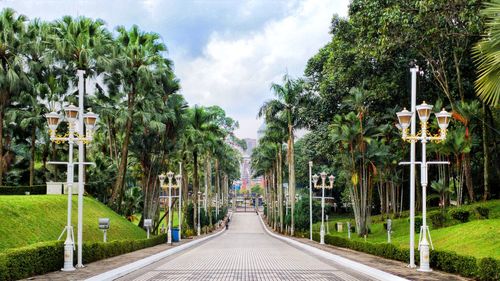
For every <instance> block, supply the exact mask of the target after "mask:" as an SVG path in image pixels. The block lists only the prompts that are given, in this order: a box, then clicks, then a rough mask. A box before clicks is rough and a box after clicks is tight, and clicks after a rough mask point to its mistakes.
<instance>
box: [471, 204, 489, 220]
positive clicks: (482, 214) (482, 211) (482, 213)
mask: <svg viewBox="0 0 500 281" xmlns="http://www.w3.org/2000/svg"><path fill="white" fill-rule="evenodd" d="M474 211H475V213H476V214H477V216H478V218H480V219H487V218H489V217H490V209H488V208H486V207H481V206H476V207H475V208H474Z"/></svg>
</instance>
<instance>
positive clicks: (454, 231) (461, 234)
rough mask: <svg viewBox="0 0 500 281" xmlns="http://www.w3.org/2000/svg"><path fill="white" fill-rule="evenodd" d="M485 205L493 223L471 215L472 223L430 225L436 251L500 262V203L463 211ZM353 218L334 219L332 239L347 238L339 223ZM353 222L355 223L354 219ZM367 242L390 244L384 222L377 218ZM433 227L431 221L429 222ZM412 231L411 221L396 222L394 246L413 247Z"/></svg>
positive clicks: (362, 239) (400, 220) (393, 236)
mask: <svg viewBox="0 0 500 281" xmlns="http://www.w3.org/2000/svg"><path fill="white" fill-rule="evenodd" d="M477 205H481V206H485V207H487V208H489V209H490V216H489V217H490V219H483V220H473V219H474V217H473V215H471V220H472V221H470V222H467V223H462V224H457V225H453V226H450V227H444V228H439V229H433V228H432V226H431V225H429V228H430V232H431V238H432V242H433V243H434V248H435V249H436V250H448V251H454V252H456V253H458V254H462V255H471V256H474V257H478V258H482V257H493V258H496V259H500V200H492V201H488V202H486V203H477V204H474V205H470V206H465V207H463V208H467V209H469V208H470V209H471V210H472V208H474V206H477ZM346 221H349V218H346V217H345V216H340V217H337V216H335V217H333V218H332V217H331V218H330V223H329V230H330V235H335V236H340V237H345V238H347V229H346V226H345V224H344V229H343V230H344V231H343V232H336V231H335V225H334V224H335V223H336V222H346ZM351 221H352V219H351ZM374 221H378V222H377V223H372V225H371V227H370V229H371V232H372V233H371V234H370V235H368V237H367V239H366V241H367V242H372V243H386V242H387V231H386V230H385V229H384V226H383V223H382V222H380V221H381V218H377V216H375V218H374ZM429 224H430V221H429ZM319 226H320V224H319V223H316V224H314V225H313V229H314V230H315V231H319ZM409 228H410V223H409V222H408V218H402V219H394V220H392V234H391V240H392V241H391V242H392V243H393V244H395V245H398V246H401V247H409V240H410V238H409ZM351 239H353V240H358V241H364V238H363V237H358V236H357V235H356V234H355V233H353V234H351ZM415 245H418V233H416V235H415Z"/></svg>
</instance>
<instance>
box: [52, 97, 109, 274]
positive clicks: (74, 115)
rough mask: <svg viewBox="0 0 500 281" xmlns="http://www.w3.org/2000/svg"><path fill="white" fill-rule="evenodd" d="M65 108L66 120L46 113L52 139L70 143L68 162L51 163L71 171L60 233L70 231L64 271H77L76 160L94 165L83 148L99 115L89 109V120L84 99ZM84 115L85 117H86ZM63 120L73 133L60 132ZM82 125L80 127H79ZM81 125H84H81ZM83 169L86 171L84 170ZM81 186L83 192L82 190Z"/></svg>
mask: <svg viewBox="0 0 500 281" xmlns="http://www.w3.org/2000/svg"><path fill="white" fill-rule="evenodd" d="M79 98H80V100H81V101H83V92H80V97H79ZM63 111H64V117H65V118H64V120H63V118H62V115H61V114H59V113H58V112H56V111H52V112H50V113H47V114H45V118H46V119H47V124H48V126H49V135H50V140H51V141H52V142H55V143H58V144H60V143H64V142H68V145H69V150H68V162H51V164H64V165H66V167H67V172H66V174H67V175H66V181H67V184H66V186H67V193H68V217H67V223H66V226H65V228H64V230H63V232H62V233H61V235H60V236H59V239H60V238H61V237H62V236H63V235H64V232H66V240H65V241H64V265H63V268H62V270H63V271H73V270H75V267H74V266H73V255H74V252H73V251H74V247H75V237H74V233H73V226H72V224H71V210H72V200H71V197H72V195H73V194H72V193H73V182H74V181H73V177H74V165H75V164H76V163H78V164H79V167H80V169H81V167H83V165H84V164H90V163H84V162H83V157H82V156H81V155H83V150H82V146H81V145H83V144H84V143H85V144H87V143H90V142H91V141H92V135H93V133H94V130H95V124H96V122H97V120H98V118H99V115H97V114H95V113H92V112H89V113H87V114H90V115H89V118H88V120H87V119H85V116H86V114H83V102H81V107H80V108H78V107H76V106H74V105H73V104H69V105H68V106H66V107H64V108H63ZM82 115H83V119H84V120H81V119H82ZM62 121H66V122H68V128H69V132H68V133H67V134H65V135H57V127H58V126H59V124H60V123H61V122H62ZM77 124H78V127H77ZM80 124H81V125H80ZM83 124H85V126H86V134H83ZM76 128H78V132H76V131H75V129H76ZM74 144H78V145H79V150H81V151H79V154H80V156H79V159H78V160H79V162H74V161H73V147H74ZM82 172H83V171H82ZM82 172H79V175H78V182H79V192H78V193H79V194H78V195H79V196H78V197H79V198H78V241H79V243H78V259H77V261H78V263H77V267H83V264H82V260H83V259H82V251H81V240H82V235H81V228H82V222H81V221H82V220H83V198H82V200H80V193H81V194H82V196H83V173H82ZM80 189H81V191H80Z"/></svg>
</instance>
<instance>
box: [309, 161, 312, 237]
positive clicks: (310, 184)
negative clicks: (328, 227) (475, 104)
mask: <svg viewBox="0 0 500 281" xmlns="http://www.w3.org/2000/svg"><path fill="white" fill-rule="evenodd" d="M312 165H313V162H312V161H309V240H311V241H312V240H313V214H312V213H313V211H312V209H313V204H312V200H313V199H312V178H311V176H312Z"/></svg>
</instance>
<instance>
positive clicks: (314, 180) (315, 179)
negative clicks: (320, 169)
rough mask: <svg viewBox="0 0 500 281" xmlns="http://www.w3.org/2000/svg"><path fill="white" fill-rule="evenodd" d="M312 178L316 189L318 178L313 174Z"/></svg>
mask: <svg viewBox="0 0 500 281" xmlns="http://www.w3.org/2000/svg"><path fill="white" fill-rule="evenodd" d="M312 178H313V183H314V187H316V185H317V184H318V179H319V176H318V175H316V174H314V175H313V176H312Z"/></svg>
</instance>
